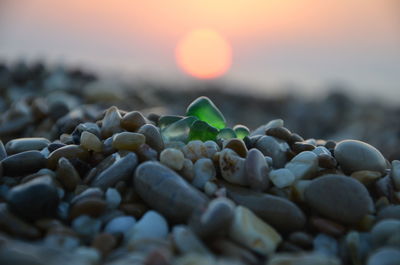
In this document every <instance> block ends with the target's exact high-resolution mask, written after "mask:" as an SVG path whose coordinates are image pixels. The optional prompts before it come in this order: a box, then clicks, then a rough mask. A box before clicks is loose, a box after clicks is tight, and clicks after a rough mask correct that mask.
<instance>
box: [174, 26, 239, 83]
mask: <svg viewBox="0 0 400 265" xmlns="http://www.w3.org/2000/svg"><path fill="white" fill-rule="evenodd" d="M175 56H176V61H177V63H178V65H179V66H180V68H181V69H182V70H183V71H185V72H186V73H188V74H190V75H192V76H194V77H197V78H200V79H212V78H217V77H220V76H222V75H223V74H225V73H226V72H227V71H228V70H229V68H230V66H231V64H232V48H231V46H230V44H229V42H228V41H227V40H226V39H225V38H224V37H223V36H222V35H221V34H220V33H218V32H217V31H215V30H212V29H196V30H193V31H190V32H189V33H187V34H186V35H185V36H184V37H183V38H182V39H181V40H180V41H179V43H178V45H177V47H176V50H175Z"/></svg>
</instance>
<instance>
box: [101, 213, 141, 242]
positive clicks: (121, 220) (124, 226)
mask: <svg viewBox="0 0 400 265" xmlns="http://www.w3.org/2000/svg"><path fill="white" fill-rule="evenodd" d="M135 223H136V219H135V218H134V217H132V216H118V217H115V218H114V219H112V220H111V221H109V222H108V223H107V225H106V226H105V228H104V232H105V233H109V234H113V235H118V234H122V235H124V237H127V236H128V235H129V234H130V232H131V230H132V229H133V227H134V225H135Z"/></svg>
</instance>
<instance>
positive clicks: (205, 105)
mask: <svg viewBox="0 0 400 265" xmlns="http://www.w3.org/2000/svg"><path fill="white" fill-rule="evenodd" d="M186 116H194V117H197V118H198V119H199V120H201V121H204V122H206V123H208V124H209V125H211V126H213V127H215V128H217V129H223V128H225V127H226V121H225V118H224V115H222V113H221V112H220V111H219V109H218V108H217V107H216V106H215V105H214V103H213V102H212V101H211V100H210V99H209V98H207V97H199V98H197V99H196V100H194V101H193V102H192V103H191V104H190V105H189V106H188V108H187V109H186Z"/></svg>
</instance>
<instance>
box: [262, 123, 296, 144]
mask: <svg viewBox="0 0 400 265" xmlns="http://www.w3.org/2000/svg"><path fill="white" fill-rule="evenodd" d="M265 134H266V135H269V136H273V137H276V138H279V139H281V140H284V141H286V142H290V140H291V136H292V133H291V132H290V131H289V130H288V129H287V128H285V127H272V128H269V129H267V130H266V131H265Z"/></svg>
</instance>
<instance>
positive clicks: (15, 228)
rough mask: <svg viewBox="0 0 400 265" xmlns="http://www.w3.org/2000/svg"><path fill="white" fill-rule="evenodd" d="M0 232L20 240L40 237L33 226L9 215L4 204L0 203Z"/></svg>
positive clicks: (11, 214)
mask: <svg viewBox="0 0 400 265" xmlns="http://www.w3.org/2000/svg"><path fill="white" fill-rule="evenodd" d="M0 230H1V231H4V232H6V233H8V234H10V235H13V236H16V237H21V238H28V239H36V238H39V237H40V232H39V230H38V229H37V228H36V227H35V226H33V225H31V224H29V223H27V222H25V221H24V220H21V219H20V218H18V217H17V216H15V215H14V214H13V213H11V212H10V211H9V210H8V208H7V205H6V204H5V203H0Z"/></svg>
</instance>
